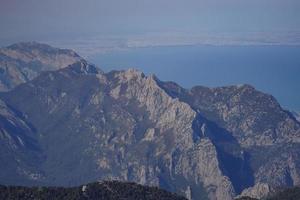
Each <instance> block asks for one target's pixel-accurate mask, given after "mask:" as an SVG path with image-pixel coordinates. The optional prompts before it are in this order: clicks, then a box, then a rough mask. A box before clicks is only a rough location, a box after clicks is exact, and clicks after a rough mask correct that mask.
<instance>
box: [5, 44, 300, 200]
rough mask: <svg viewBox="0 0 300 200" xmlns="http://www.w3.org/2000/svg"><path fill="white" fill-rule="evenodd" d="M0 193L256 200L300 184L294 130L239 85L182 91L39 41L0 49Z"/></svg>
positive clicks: (299, 133) (266, 99)
mask: <svg viewBox="0 0 300 200" xmlns="http://www.w3.org/2000/svg"><path fill="white" fill-rule="evenodd" d="M0 70H1V71H0V83H1V84H0V85H1V91H2V92H1V93H0V169H1V170H0V184H4V185H24V186H76V185H81V184H84V183H87V182H93V181H97V180H106V179H117V180H120V181H131V182H136V183H139V184H143V185H149V186H159V187H161V188H163V189H166V190H168V191H171V192H176V193H178V194H180V195H184V196H185V197H186V198H188V199H193V200H201V199H210V200H232V199H234V198H235V197H242V196H249V197H253V198H262V197H265V196H267V195H268V194H270V193H272V192H274V191H276V190H277V189H278V188H285V187H292V186H297V185H299V184H300V154H299V152H300V151H299V150H300V123H299V121H297V120H296V118H295V116H294V115H293V114H292V113H291V112H289V111H286V110H284V109H283V108H282V107H281V106H280V104H279V103H278V102H277V101H276V99H275V98H274V97H273V96H271V95H269V94H265V93H263V92H260V91H258V90H256V89H255V88H254V87H252V86H250V85H247V84H244V85H235V86H226V87H217V88H208V87H204V86H195V87H193V88H191V89H185V88H182V87H181V86H179V85H178V84H176V83H174V82H164V81H161V80H159V79H158V78H157V77H156V76H155V75H149V76H146V75H145V74H143V73H142V72H140V71H138V70H135V69H128V70H124V71H111V72H108V73H104V72H103V71H102V70H101V69H99V68H98V67H96V66H95V65H92V64H90V63H89V62H87V61H86V60H84V59H83V58H81V57H80V56H79V55H77V54H76V53H75V52H74V51H71V50H61V49H57V48H53V47H50V46H48V45H44V44H39V43H34V42H31V43H20V44H15V45H11V46H9V47H5V48H2V49H1V50H0Z"/></svg>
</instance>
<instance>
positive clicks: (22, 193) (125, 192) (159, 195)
mask: <svg viewBox="0 0 300 200" xmlns="http://www.w3.org/2000/svg"><path fill="white" fill-rule="evenodd" d="M0 199H9V200H20V199H22V200H31V199H52V200H79V199H80V200H95V199H98V200H119V199H127V200H140V199H143V200H185V198H183V197H180V196H178V195H176V194H172V193H169V192H167V191H164V190H161V189H158V188H155V187H146V186H141V185H137V184H134V183H121V182H117V181H105V182H99V183H90V184H87V185H83V186H79V187H73V188H62V187H48V188H47V187H34V188H27V187H16V186H15V187H13V186H0Z"/></svg>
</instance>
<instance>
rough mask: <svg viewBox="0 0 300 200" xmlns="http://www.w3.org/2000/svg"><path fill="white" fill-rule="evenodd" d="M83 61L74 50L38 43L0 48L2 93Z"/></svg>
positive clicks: (0, 86)
mask: <svg viewBox="0 0 300 200" xmlns="http://www.w3.org/2000/svg"><path fill="white" fill-rule="evenodd" d="M82 60H83V59H82V58H81V57H80V56H79V55H78V54H76V53H75V52H74V51H72V50H68V49H58V48H54V47H51V46H49V45H47V44H41V43H37V42H23V43H17V44H13V45H11V46H8V47H3V48H0V91H8V90H11V89H13V88H15V87H16V86H17V85H19V84H21V83H25V82H27V81H29V80H32V79H33V78H35V77H37V76H38V75H39V74H41V72H43V71H54V70H58V69H62V68H65V67H67V66H69V65H71V64H73V63H76V62H78V61H82Z"/></svg>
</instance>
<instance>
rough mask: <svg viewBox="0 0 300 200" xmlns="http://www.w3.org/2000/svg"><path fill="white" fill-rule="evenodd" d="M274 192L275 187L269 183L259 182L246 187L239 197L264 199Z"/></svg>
mask: <svg viewBox="0 0 300 200" xmlns="http://www.w3.org/2000/svg"><path fill="white" fill-rule="evenodd" d="M273 192H274V189H272V188H271V187H270V186H269V185H268V184H266V183H257V184H256V185H255V186H253V187H251V188H247V189H245V190H244V191H243V192H242V194H241V195H240V196H239V197H251V198H255V199H262V198H265V197H267V196H268V195H269V194H270V193H273Z"/></svg>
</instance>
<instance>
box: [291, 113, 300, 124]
mask: <svg viewBox="0 0 300 200" xmlns="http://www.w3.org/2000/svg"><path fill="white" fill-rule="evenodd" d="M292 113H293V115H294V116H295V118H296V119H297V120H298V122H300V113H299V112H292Z"/></svg>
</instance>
